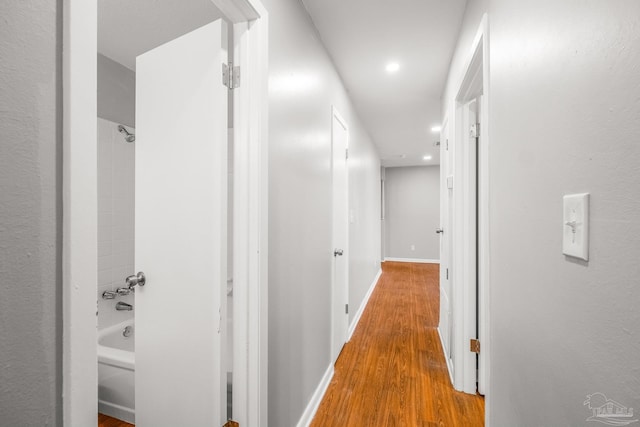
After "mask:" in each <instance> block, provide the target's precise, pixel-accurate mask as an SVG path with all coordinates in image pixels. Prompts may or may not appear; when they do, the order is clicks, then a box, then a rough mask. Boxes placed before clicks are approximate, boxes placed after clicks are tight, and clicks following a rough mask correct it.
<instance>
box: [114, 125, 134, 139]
mask: <svg viewBox="0 0 640 427" xmlns="http://www.w3.org/2000/svg"><path fill="white" fill-rule="evenodd" d="M118 132H120V133H121V134H123V135H124V140H125V141H127V142H134V141H135V140H136V136H135V134H133V133H131V132H129V131H128V130H127V128H125V127H124V126H122V125H118Z"/></svg>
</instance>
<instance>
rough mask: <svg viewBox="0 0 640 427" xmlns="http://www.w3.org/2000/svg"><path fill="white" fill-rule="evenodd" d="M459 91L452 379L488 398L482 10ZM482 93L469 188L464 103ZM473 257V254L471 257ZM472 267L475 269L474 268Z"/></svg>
mask: <svg viewBox="0 0 640 427" xmlns="http://www.w3.org/2000/svg"><path fill="white" fill-rule="evenodd" d="M455 87H456V89H457V91H456V92H455V93H456V97H455V99H453V100H452V101H453V104H454V105H453V115H452V116H451V122H450V124H451V129H452V131H453V132H452V133H451V135H450V136H451V139H450V142H451V140H453V150H454V151H453V158H454V160H453V162H454V165H453V167H454V176H455V181H454V202H453V203H454V216H453V221H454V225H453V226H454V230H453V233H452V234H453V236H452V243H453V264H452V267H453V268H452V274H453V276H452V278H453V283H452V290H453V292H452V293H453V301H454V302H453V303H454V317H455V320H454V323H455V325H456V327H455V329H454V330H453V339H454V341H455V345H454V356H455V359H454V375H453V377H454V381H453V385H454V387H455V388H456V389H457V390H460V391H464V392H466V393H473V394H475V393H476V379H477V380H478V383H479V384H480V385H481V387H480V391H481V392H483V393H484V394H485V395H486V396H487V399H490V397H489V396H490V392H489V390H490V372H489V365H490V364H489V360H490V355H491V336H490V325H491V323H490V321H491V319H490V307H489V294H490V270H489V269H490V262H489V236H490V230H489V195H490V181H489V179H490V174H489V145H490V135H491V133H490V123H489V108H488V107H489V100H490V87H489V20H488V16H487V14H484V15H483V17H482V20H481V23H480V27H479V29H478V31H477V33H476V36H475V38H474V41H473V43H472V46H471V50H470V51H469V54H468V56H467V58H466V60H465V66H464V67H463V74H462V78H461V79H460V81H459V82H458V84H457V85H456V86H455ZM478 91H479V93H481V94H482V97H481V103H480V106H479V107H480V117H479V118H480V123H481V124H482V126H481V143H480V145H479V146H478V150H477V156H478V168H479V173H478V176H477V179H478V191H477V194H476V192H475V189H471V188H469V184H470V182H471V181H470V176H469V170H468V169H469V163H468V162H469V161H470V158H469V154H470V153H469V150H467V149H466V148H465V136H466V135H468V129H465V128H464V126H465V123H466V120H465V117H464V116H465V114H464V106H465V104H466V103H467V102H468V101H470V100H471V99H472V98H474V97H475V96H477V94H478ZM476 197H478V205H477V215H478V223H477V237H478V243H477V250H478V258H477V265H475V247H472V246H475V245H473V243H474V242H473V241H472V240H475V238H472V237H470V236H469V235H467V233H465V232H464V230H465V229H468V226H469V224H468V222H469V219H470V217H471V215H472V214H473V211H474V210H475V205H476ZM465 225H466V226H465ZM472 257H473V258H474V259H471V258H472ZM474 265H475V268H477V269H478V274H477V282H478V290H477V295H476V279H475V277H470V269H472V268H473V267H474ZM475 268H473V269H474V270H475ZM476 298H477V300H478V313H477V321H478V322H479V325H478V339H479V340H480V341H481V352H480V356H479V358H478V363H479V377H478V376H477V374H476V369H475V353H471V352H470V349H469V338H470V337H475V336H476V330H475V329H476V309H475V304H476Z"/></svg>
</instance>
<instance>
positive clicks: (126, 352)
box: [98, 319, 135, 424]
mask: <svg viewBox="0 0 640 427" xmlns="http://www.w3.org/2000/svg"><path fill="white" fill-rule="evenodd" d="M127 326H129V327H131V330H132V333H131V335H130V336H129V337H125V336H124V335H123V331H124V329H125V328H126V327H127ZM134 337H135V328H134V326H133V319H131V320H128V321H126V322H122V323H119V324H117V325H114V326H110V327H108V328H105V329H103V330H101V331H99V332H98V412H100V413H102V414H105V415H109V416H110V417H114V418H118V419H120V420H123V421H127V422H129V423H132V424H133V423H135V403H134V402H135V389H134V384H135V353H134Z"/></svg>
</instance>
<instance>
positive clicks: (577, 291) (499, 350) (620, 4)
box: [488, 0, 640, 426]
mask: <svg viewBox="0 0 640 427" xmlns="http://www.w3.org/2000/svg"><path fill="white" fill-rule="evenodd" d="M490 4H491V7H490V11H489V17H490V25H491V29H490V32H491V54H490V55H491V76H490V78H491V90H492V95H491V96H492V99H491V101H490V102H491V105H490V118H489V120H490V123H491V129H490V132H491V135H490V139H491V142H490V144H491V146H490V162H491V176H490V183H491V186H492V189H491V195H490V209H491V224H490V225H491V236H492V239H491V261H492V262H491V285H492V288H491V297H490V298H491V316H492V328H491V339H492V346H493V347H492V348H493V354H492V359H491V379H490V384H489V385H490V387H491V388H490V393H491V395H490V397H489V401H488V403H489V410H490V419H489V421H490V422H491V425H493V426H508V425H519V426H542V425H545V426H547V425H557V426H560V425H585V424H587V423H586V422H585V419H586V418H587V417H588V416H590V415H591V411H590V410H589V409H588V408H587V407H586V406H583V402H584V401H585V400H586V396H587V395H588V394H591V393H594V392H602V393H604V394H605V395H606V396H607V397H608V398H609V399H613V400H615V401H618V402H620V403H621V404H622V405H624V406H626V407H633V408H639V407H640V357H639V356H638V355H639V354H640V310H638V303H639V302H640V286H639V283H638V277H640V263H639V262H638V260H639V259H640V222H638V218H640V198H638V194H640V144H639V143H638V136H639V135H640V43H639V42H638V41H639V40H640V2H638V1H636V0H616V1H608V2H602V1H598V0H566V1H561V2H558V1H550V0H543V1H541V0H523V1H518V2H513V1H510V0H492V1H491V3H490ZM524 129H526V131H524V132H523V130H524ZM580 192H589V193H591V218H590V229H591V235H590V238H591V241H590V259H589V262H588V263H585V262H581V261H576V260H575V259H572V258H569V257H565V256H564V255H563V254H562V230H563V223H562V196H563V195H565V194H572V193H580ZM635 418H637V415H636V416H635V417H634V419H635Z"/></svg>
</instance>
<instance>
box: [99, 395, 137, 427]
mask: <svg viewBox="0 0 640 427" xmlns="http://www.w3.org/2000/svg"><path fill="white" fill-rule="evenodd" d="M98 412H100V413H101V414H105V415H108V416H110V417H113V418H117V419H119V420H122V421H126V422H128V423H131V424H135V422H136V416H135V413H134V411H133V410H132V409H131V408H126V407H124V406H121V405H116V404H115V403H112V402H105V401H104V400H98Z"/></svg>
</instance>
